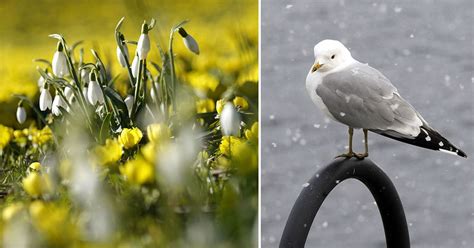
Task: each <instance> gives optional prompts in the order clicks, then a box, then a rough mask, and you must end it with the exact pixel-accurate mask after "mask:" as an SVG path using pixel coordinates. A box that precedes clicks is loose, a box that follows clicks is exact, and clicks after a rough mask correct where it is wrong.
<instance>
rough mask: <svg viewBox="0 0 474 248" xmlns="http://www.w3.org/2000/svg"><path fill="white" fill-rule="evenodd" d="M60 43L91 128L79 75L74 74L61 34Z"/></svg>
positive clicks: (74, 70) (69, 55)
mask: <svg viewBox="0 0 474 248" xmlns="http://www.w3.org/2000/svg"><path fill="white" fill-rule="evenodd" d="M60 40H61V43H62V45H63V47H64V48H65V50H64V51H65V53H64V54H65V55H66V58H67V62H68V63H67V64H68V69H69V72H70V73H71V75H72V77H73V79H74V83H75V84H74V85H75V86H76V87H77V90H78V91H79V92H80V94H78V95H79V97H78V101H79V103H80V104H81V107H82V108H83V111H84V115H85V116H86V119H87V122H88V124H89V129H90V130H91V132H92V130H93V128H92V120H91V118H90V116H89V112H88V111H87V106H86V104H85V102H86V99H85V98H84V95H82V86H81V84H80V81H79V77H78V76H77V74H76V69H75V68H74V64H73V63H72V59H71V54H70V53H69V52H68V50H67V49H66V48H67V46H66V40H65V39H64V38H63V37H62V36H61V39H60Z"/></svg>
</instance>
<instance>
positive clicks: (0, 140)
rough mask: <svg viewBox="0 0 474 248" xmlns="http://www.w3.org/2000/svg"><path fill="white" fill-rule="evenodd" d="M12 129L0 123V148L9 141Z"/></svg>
mask: <svg viewBox="0 0 474 248" xmlns="http://www.w3.org/2000/svg"><path fill="white" fill-rule="evenodd" d="M12 134H13V131H12V130H11V129H10V128H9V127H6V126H3V125H0V150H2V149H3V148H4V147H5V146H7V144H8V143H9V142H10V140H11V138H12Z"/></svg>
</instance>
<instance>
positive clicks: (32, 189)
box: [22, 172, 52, 197]
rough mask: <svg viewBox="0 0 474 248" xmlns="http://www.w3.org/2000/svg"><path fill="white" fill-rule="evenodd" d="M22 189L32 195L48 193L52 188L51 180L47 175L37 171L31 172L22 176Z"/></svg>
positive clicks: (37, 195)
mask: <svg viewBox="0 0 474 248" xmlns="http://www.w3.org/2000/svg"><path fill="white" fill-rule="evenodd" d="M22 183H23V189H24V190H25V191H26V193H28V194H29V195H30V196H32V197H39V196H41V195H44V194H47V193H50V192H51V190H52V185H51V180H50V179H49V177H48V175H46V174H45V175H40V174H39V173H38V172H32V173H30V174H29V175H28V176H27V177H25V178H23V180H22Z"/></svg>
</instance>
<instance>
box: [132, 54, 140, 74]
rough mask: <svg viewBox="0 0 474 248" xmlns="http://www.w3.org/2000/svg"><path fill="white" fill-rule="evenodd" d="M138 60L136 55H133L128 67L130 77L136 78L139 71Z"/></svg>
mask: <svg viewBox="0 0 474 248" xmlns="http://www.w3.org/2000/svg"><path fill="white" fill-rule="evenodd" d="M139 62H140V59H139V58H138V54H135V57H134V58H133V61H132V65H131V66H130V67H131V68H130V69H131V70H132V75H133V77H135V78H136V77H137V75H138V70H139V69H140V63H139Z"/></svg>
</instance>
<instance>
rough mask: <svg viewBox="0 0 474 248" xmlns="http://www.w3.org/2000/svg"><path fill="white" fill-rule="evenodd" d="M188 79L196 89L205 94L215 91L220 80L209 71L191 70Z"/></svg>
mask: <svg viewBox="0 0 474 248" xmlns="http://www.w3.org/2000/svg"><path fill="white" fill-rule="evenodd" d="M188 81H189V84H190V85H191V86H192V87H193V88H194V89H195V90H197V91H198V92H200V93H202V94H204V95H207V94H208V92H213V91H215V90H216V89H217V86H219V80H217V78H216V77H215V76H213V75H211V74H209V73H207V72H190V73H188Z"/></svg>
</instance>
